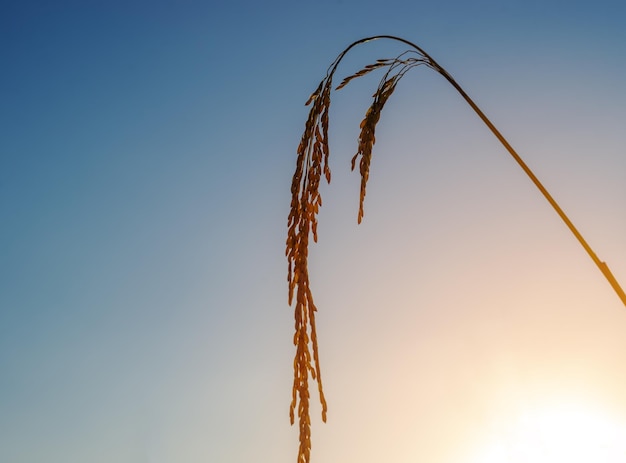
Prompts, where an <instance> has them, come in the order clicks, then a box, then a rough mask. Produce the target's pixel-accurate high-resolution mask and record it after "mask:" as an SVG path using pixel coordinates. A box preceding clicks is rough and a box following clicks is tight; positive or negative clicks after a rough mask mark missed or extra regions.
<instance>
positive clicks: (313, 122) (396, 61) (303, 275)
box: [286, 35, 626, 463]
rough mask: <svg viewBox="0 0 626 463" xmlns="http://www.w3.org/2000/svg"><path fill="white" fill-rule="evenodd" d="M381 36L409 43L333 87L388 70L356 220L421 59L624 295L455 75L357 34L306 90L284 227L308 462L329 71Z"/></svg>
mask: <svg viewBox="0 0 626 463" xmlns="http://www.w3.org/2000/svg"><path fill="white" fill-rule="evenodd" d="M378 39H391V40H394V41H399V42H402V43H404V44H405V45H408V46H409V47H410V49H409V50H407V51H405V52H403V53H401V54H400V55H398V56H396V57H395V58H389V59H379V60H377V61H376V62H375V63H372V64H368V65H366V66H365V67H364V68H362V69H361V70H359V71H357V72H356V73H354V74H352V75H349V76H348V77H346V78H345V79H343V81H342V82H341V83H340V84H339V85H338V86H337V87H336V88H335V90H340V89H342V88H343V87H345V86H346V85H347V84H349V83H350V82H351V81H352V80H354V79H356V78H359V77H362V76H365V75H368V74H370V73H371V72H373V71H377V70H385V72H384V73H383V76H382V77H381V79H380V82H379V84H378V87H377V89H376V91H375V93H374V94H373V96H372V97H373V101H372V103H371V105H370V107H369V108H368V109H367V112H366V113H365V117H364V118H363V120H362V121H361V125H360V129H361V130H360V134H359V139H358V148H357V152H356V154H355V155H354V156H353V158H352V161H351V164H352V170H354V168H355V167H356V163H357V161H358V162H359V172H360V175H361V187H360V195H359V211H358V216H357V221H358V222H359V223H360V222H361V220H362V219H363V203H364V200H365V194H366V187H367V181H368V179H369V171H370V163H371V160H372V148H373V146H374V143H375V142H376V136H375V132H376V124H377V123H378V121H379V119H380V114H381V112H382V110H383V107H384V106H385V104H386V103H387V101H388V100H389V97H390V96H391V95H392V94H393V92H394V90H395V89H396V86H397V85H398V82H399V81H400V80H401V79H402V78H403V77H404V76H405V75H406V73H407V72H408V71H410V70H411V69H413V68H415V67H417V66H420V65H425V66H426V67H428V68H431V69H433V70H435V71H437V72H438V73H439V74H441V75H442V76H443V77H444V78H445V79H446V80H447V81H448V82H449V83H450V84H451V85H452V86H453V87H454V88H455V89H456V90H457V91H458V92H459V93H460V94H461V96H462V97H463V98H464V99H465V101H466V102H467V103H468V104H469V105H470V106H471V107H472V109H474V111H475V112H476V113H477V115H478V116H479V117H480V118H481V119H482V120H483V122H485V124H486V125H487V126H488V127H489V128H490V129H491V131H492V133H493V134H494V135H495V136H496V137H497V138H498V140H500V142H501V143H502V144H503V145H504V147H505V148H506V149H507V150H508V151H509V153H510V154H511V156H513V158H514V159H515V160H516V161H517V163H518V164H519V165H520V167H521V168H522V169H523V170H524V171H525V172H526V174H527V175H528V176H529V177H530V179H531V180H532V181H533V183H534V184H535V186H537V188H539V190H540V191H541V192H542V194H543V195H544V196H545V197H546V199H547V200H548V201H549V202H550V204H551V205H552V207H553V208H554V209H555V210H556V212H557V213H558V214H559V216H560V217H561V218H562V219H563V221H564V222H565V223H566V225H567V226H568V227H569V228H570V230H571V231H572V233H574V235H575V236H576V238H577V239H578V240H579V242H580V243H581V245H582V246H583V247H584V248H585V250H586V251H587V252H588V253H589V255H590V256H591V258H592V259H593V260H594V262H595V263H596V265H598V267H599V268H600V270H601V271H602V273H603V274H604V275H605V277H606V278H607V279H608V280H609V282H610V283H611V285H612V286H613V288H614V290H615V291H616V292H617V293H618V295H619V296H620V298H621V299H622V301H623V302H624V304H625V305H626V295H624V292H623V291H622V290H621V288H620V287H619V284H618V283H617V281H616V280H615V278H614V277H613V275H612V274H611V273H610V271H609V269H608V267H607V266H606V264H605V263H604V262H601V261H600V260H599V259H598V258H597V257H596V255H595V253H593V251H592V250H591V248H590V247H589V246H588V245H587V243H586V242H585V241H584V239H583V238H582V236H581V235H580V233H578V231H577V230H576V229H575V227H574V226H573V224H572V223H571V222H570V221H569V219H568V218H567V216H566V215H565V213H564V212H563V211H562V210H561V208H560V207H559V206H558V204H556V202H555V201H554V199H552V197H551V196H550V194H549V193H548V192H547V190H545V188H544V187H543V185H541V183H540V182H539V180H538V179H537V178H536V177H535V176H534V174H533V173H532V172H531V171H530V169H529V168H528V167H527V166H526V164H525V163H524V162H523V161H522V159H521V158H520V157H519V155H518V154H517V153H516V152H515V151H514V150H513V148H512V147H511V146H510V145H509V143H508V142H507V141H506V140H505V139H504V137H503V136H502V135H501V134H500V132H499V131H498V130H497V129H496V128H495V126H493V124H492V123H491V122H490V121H489V119H487V117H486V116H485V115H484V114H483V113H482V111H481V110H480V109H479V108H478V107H477V106H476V104H475V103H474V102H473V101H472V100H471V99H470V98H469V96H468V95H467V94H466V93H465V92H464V91H463V89H462V88H461V87H460V86H459V85H458V84H457V83H456V82H455V81H454V79H452V77H451V76H450V75H449V74H448V73H447V72H446V71H445V70H444V69H443V68H442V67H441V66H439V64H437V63H436V62H435V61H434V60H433V59H432V58H431V57H430V56H429V55H428V54H427V53H426V52H424V51H423V50H422V49H421V48H420V47H418V46H417V45H415V44H413V43H411V42H409V41H407V40H405V39H402V38H399V37H394V36H385V35H382V36H374V37H368V38H365V39H361V40H358V41H356V42H354V43H352V44H351V45H350V46H348V47H347V48H346V49H345V50H344V51H342V52H341V53H340V54H339V55H338V56H337V58H336V59H335V61H333V62H332V63H331V65H330V66H329V68H328V70H327V72H326V76H325V77H324V78H323V79H322V81H321V82H320V84H319V85H318V87H317V89H316V90H315V91H314V92H313V93H312V94H311V96H310V97H309V99H308V100H307V102H306V105H310V106H311V109H310V111H309V116H308V118H307V121H306V124H305V128H304V133H303V135H302V139H301V141H300V144H299V146H298V150H297V162H296V170H295V173H294V175H293V180H292V184H291V195H292V197H291V209H290V212H289V217H288V221H287V222H288V223H287V228H288V233H287V243H286V245H287V246H286V256H287V260H288V277H287V279H288V283H289V304H290V305H291V304H292V303H293V301H294V297H295V334H294V338H293V343H294V345H295V346H296V354H295V358H294V363H293V367H294V377H293V389H292V399H291V405H290V410H289V414H290V420H291V424H294V423H295V411H296V408H297V415H298V424H299V449H298V460H297V461H298V463H309V461H310V456H311V455H310V454H311V417H310V413H309V408H310V393H309V389H310V388H309V378H311V379H312V380H313V381H316V382H317V389H318V393H319V399H320V402H321V406H322V420H323V421H326V413H327V409H328V407H327V404H326V399H325V398H324V391H323V387H322V375H321V370H320V361H319V349H318V342H317V331H316V327H315V313H316V311H317V308H316V306H315V303H314V301H313V294H312V292H311V284H310V279H309V271H308V250H309V239H310V238H311V237H312V238H313V241H315V242H316V241H317V215H318V212H319V208H320V207H321V206H322V197H321V194H320V190H319V188H320V183H321V181H322V175H323V176H324V178H325V180H326V182H328V183H330V179H331V172H330V167H329V165H328V159H329V154H330V151H329V143H328V124H329V110H330V95H331V91H332V89H333V77H334V75H335V72H336V70H337V67H338V66H339V63H340V62H341V60H342V59H343V57H344V56H345V55H346V53H347V52H348V51H349V50H350V49H352V48H353V47H355V46H357V45H360V44H363V43H366V42H369V41H372V40H378Z"/></svg>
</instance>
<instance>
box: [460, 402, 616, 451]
mask: <svg viewBox="0 0 626 463" xmlns="http://www.w3.org/2000/svg"><path fill="white" fill-rule="evenodd" d="M492 437H493V440H492V442H491V443H490V444H489V445H487V446H486V448H484V450H483V452H482V453H481V454H480V455H479V457H478V458H476V459H474V460H472V463H531V462H532V463H554V462H561V461H567V462H568V463H591V462H600V461H601V462H603V463H617V462H620V463H623V462H625V461H626V425H624V424H619V423H618V422H617V420H615V419H613V418H612V417H611V416H609V415H608V414H607V413H603V412H601V411H599V410H595V409H592V408H589V407H584V406H580V405H574V404H562V405H558V406H550V407H543V408H541V409H534V410H527V411H525V412H524V413H522V414H521V415H520V416H519V417H518V418H517V419H516V420H515V421H514V422H513V423H512V425H511V426H510V427H509V428H507V429H504V430H501V431H500V432H498V433H497V434H496V435H494V436H492Z"/></svg>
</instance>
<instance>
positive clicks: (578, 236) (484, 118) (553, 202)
mask: <svg viewBox="0 0 626 463" xmlns="http://www.w3.org/2000/svg"><path fill="white" fill-rule="evenodd" d="M378 39H390V40H395V41H399V42H402V43H404V44H406V45H409V46H410V47H413V48H414V49H416V50H417V51H418V52H419V53H421V54H422V55H424V57H426V58H427V59H428V60H429V61H430V63H429V64H430V67H432V68H433V69H435V70H436V71H437V72H439V74H441V75H442V76H443V77H444V78H445V79H446V80H447V81H448V82H449V83H450V84H451V85H452V86H453V87H454V88H455V89H456V90H457V92H459V94H460V95H461V96H462V97H463V99H464V100H465V101H466V102H467V104H469V105H470V106H471V108H472V109H473V110H474V112H475V113H476V114H477V115H478V117H480V119H481V120H482V121H483V122H484V123H485V125H486V126H487V127H489V130H491V132H492V133H493V134H494V135H495V137H496V138H497V139H498V140H499V141H500V143H501V144H502V146H504V148H506V150H507V151H508V152H509V154H510V155H511V156H512V157H513V159H515V161H516V162H517V164H518V165H519V166H520V167H521V168H522V170H523V171H524V172H525V173H526V175H527V176H528V177H529V178H530V180H531V181H532V182H533V183H534V184H535V186H536V187H537V188H538V189H539V191H540V192H541V194H543V196H544V197H545V198H546V200H547V201H548V202H549V203H550V205H551V206H552V208H553V209H554V210H555V211H556V213H557V214H558V215H559V217H560V218H561V219H562V220H563V222H565V225H567V228H569V229H570V231H571V232H572V233H573V234H574V236H575V237H576V239H577V240H578V242H579V243H580V244H581V246H582V247H583V248H584V249H585V251H586V252H587V254H588V255H589V257H591V260H593V262H594V263H595V264H596V266H597V267H598V269H600V271H601V272H602V274H603V275H604V277H605V278H606V279H607V281H608V282H609V283H610V285H611V287H612V288H613V290H614V291H615V293H616V294H617V295H618V296H619V298H620V299H621V301H622V303H623V304H624V306H626V293H624V290H623V289H622V287H621V286H620V284H619V283H618V281H617V280H616V279H615V277H614V276H613V274H612V273H611V270H610V269H609V267H608V265H607V264H606V262H603V261H601V260H600V259H599V258H598V256H597V255H596V253H595V252H594V251H593V249H591V246H589V244H588V243H587V241H586V240H585V239H584V238H583V236H582V235H581V234H580V232H579V231H578V230H577V229H576V227H575V226H574V224H573V223H572V221H571V220H570V219H569V217H568V216H567V215H566V214H565V212H563V209H561V207H560V206H559V204H558V203H557V202H556V200H555V199H554V198H553V197H552V195H551V194H550V193H549V192H548V190H546V188H545V187H544V186H543V185H542V184H541V182H540V181H539V179H538V178H537V176H536V175H535V174H534V173H533V172H532V171H531V170H530V168H529V167H528V166H527V165H526V163H525V162H524V161H523V160H522V158H521V157H520V155H519V154H517V152H516V151H515V150H514V149H513V147H512V146H511V145H510V144H509V142H508V141H507V140H506V138H504V136H503V135H502V134H501V133H500V131H499V130H498V129H497V128H496V127H495V126H494V125H493V123H492V122H491V121H490V120H489V118H488V117H487V116H485V114H484V113H483V112H482V111H481V109H480V108H479V107H478V106H477V105H476V103H474V101H473V100H472V99H471V98H470V97H469V95H468V94H467V93H465V91H464V90H463V89H462V88H461V86H460V85H459V84H458V83H457V82H456V81H455V80H454V79H453V78H452V76H451V75H450V74H448V72H447V71H446V70H445V69H444V68H443V67H441V66H440V65H439V64H438V63H437V62H436V61H435V60H434V59H433V58H432V57H431V56H430V55H428V53H426V52H425V51H424V50H422V49H421V48H420V47H418V46H417V45H415V44H414V43H412V42H410V41H408V40H405V39H403V38H401V37H396V36H393V35H376V36H372V37H367V38H364V39H361V40H357V41H356V42H354V43H352V44H351V45H349V46H348V48H346V49H345V50H344V51H343V52H342V53H341V54H340V55H339V56H338V58H337V60H335V63H334V64H333V65H332V69H333V71H334V69H336V68H337V65H338V64H339V62H340V61H341V59H342V58H343V56H344V55H345V54H346V53H347V52H348V51H349V50H350V49H351V48H352V47H354V46H356V45H359V44H361V43H365V42H370V41H373V40H378Z"/></svg>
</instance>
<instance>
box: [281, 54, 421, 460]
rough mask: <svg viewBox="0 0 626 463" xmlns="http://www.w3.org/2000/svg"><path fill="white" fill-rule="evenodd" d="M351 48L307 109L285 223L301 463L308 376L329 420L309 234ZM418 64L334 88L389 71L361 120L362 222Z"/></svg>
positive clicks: (395, 64) (307, 434)
mask: <svg viewBox="0 0 626 463" xmlns="http://www.w3.org/2000/svg"><path fill="white" fill-rule="evenodd" d="M348 50H349V48H348V49H346V50H344V52H343V53H341V54H340V55H339V56H338V57H337V59H336V60H335V61H334V62H333V63H332V64H331V67H330V68H329V70H328V72H327V73H326V77H324V79H322V81H321V82H320V84H319V86H318V87H317V89H316V90H315V91H314V92H313V94H311V96H310V98H309V99H308V101H307V102H306V104H307V105H311V109H310V111H309V116H308V119H307V121H306V124H305V128H304V133H303V135H302V139H301V141H300V145H299V146H298V150H297V154H298V157H297V163H296V171H295V173H294V175H293V180H292V184H291V195H292V198H291V210H290V212H289V217H288V220H287V228H288V232H287V243H286V244H287V246H286V251H285V253H286V256H287V260H288V274H287V280H288V283H289V304H290V305H291V304H292V302H293V301H294V296H295V334H294V338H293V343H294V345H295V346H296V354H295V358H294V363H293V366H294V379H293V389H292V400H291V405H290V410H289V416H290V419H291V424H294V422H295V410H296V406H297V408H298V422H299V428H300V429H299V431H300V434H299V442H300V445H299V450H298V463H309V461H310V452H311V418H310V414H309V404H310V401H309V399H310V394H309V375H310V377H311V378H312V379H313V380H314V381H316V382H317V389H318V391H319V397H320V402H321V405H322V420H323V421H326V412H327V405H326V399H325V398H324V392H323V388H322V377H321V373H320V363H319V351H318V345H317V332H316V328H315V312H316V311H317V308H316V307H315V303H314V302H313V294H312V292H311V287H310V281H309V271H308V248H309V237H310V236H311V235H312V236H313V241H315V242H316V241H317V214H318V212H319V208H320V207H321V205H322V197H321V195H320V191H319V186H320V181H321V178H322V175H323V176H324V177H325V179H326V181H327V182H328V183H330V177H331V175H330V168H329V165H328V158H329V153H330V151H329V147H328V113H329V109H330V93H331V90H332V78H333V75H334V73H335V70H336V69H337V66H338V64H339V62H340V61H341V59H342V58H343V56H344V55H345V53H346V52H347V51H348ZM415 55H417V57H416V56H415ZM407 56H408V57H407ZM420 64H426V65H428V66H430V62H429V61H428V58H427V57H425V56H423V55H421V54H419V53H417V52H415V51H408V52H405V53H402V54H401V55H399V56H397V57H396V58H391V59H381V60H378V61H376V63H374V64H369V65H367V66H365V67H364V68H363V69H361V70H359V71H358V72H356V73H354V74H352V75H350V76H348V77H346V78H345V79H344V80H343V81H342V82H341V84H340V85H338V86H337V88H336V90H339V89H341V88H343V87H345V86H346V85H347V84H348V83H349V82H350V81H351V80H353V79H355V78H357V77H361V76H364V75H366V74H368V73H370V72H371V71H374V70H376V69H380V68H385V67H386V68H387V71H386V73H385V74H384V76H383V77H382V79H381V81H380V83H379V85H378V89H377V90H376V92H375V93H374V95H373V98H374V101H373V102H372V104H371V106H370V107H369V109H368V110H367V112H366V114H365V118H364V119H363V121H362V122H361V132H360V135H359V140H358V150H357V153H356V154H355V155H354V157H353V158H352V169H353V170H354V167H355V165H356V161H357V159H358V158H359V156H360V162H359V171H360V174H361V190H360V199H359V213H358V222H359V223H360V222H361V220H362V218H363V202H364V199H365V192H366V186H367V181H368V179H369V169H370V163H371V159H372V147H373V145H374V143H375V141H376V138H375V130H376V124H377V123H378V120H379V119H380V113H381V111H382V109H383V107H384V105H385V103H386V102H387V100H388V99H389V97H390V96H391V94H392V93H393V91H394V90H395V88H396V85H397V84H398V82H399V80H400V79H401V78H402V77H403V76H404V75H405V74H406V72H407V71H408V70H409V69H411V68H413V67H415V66H418V65H420Z"/></svg>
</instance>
